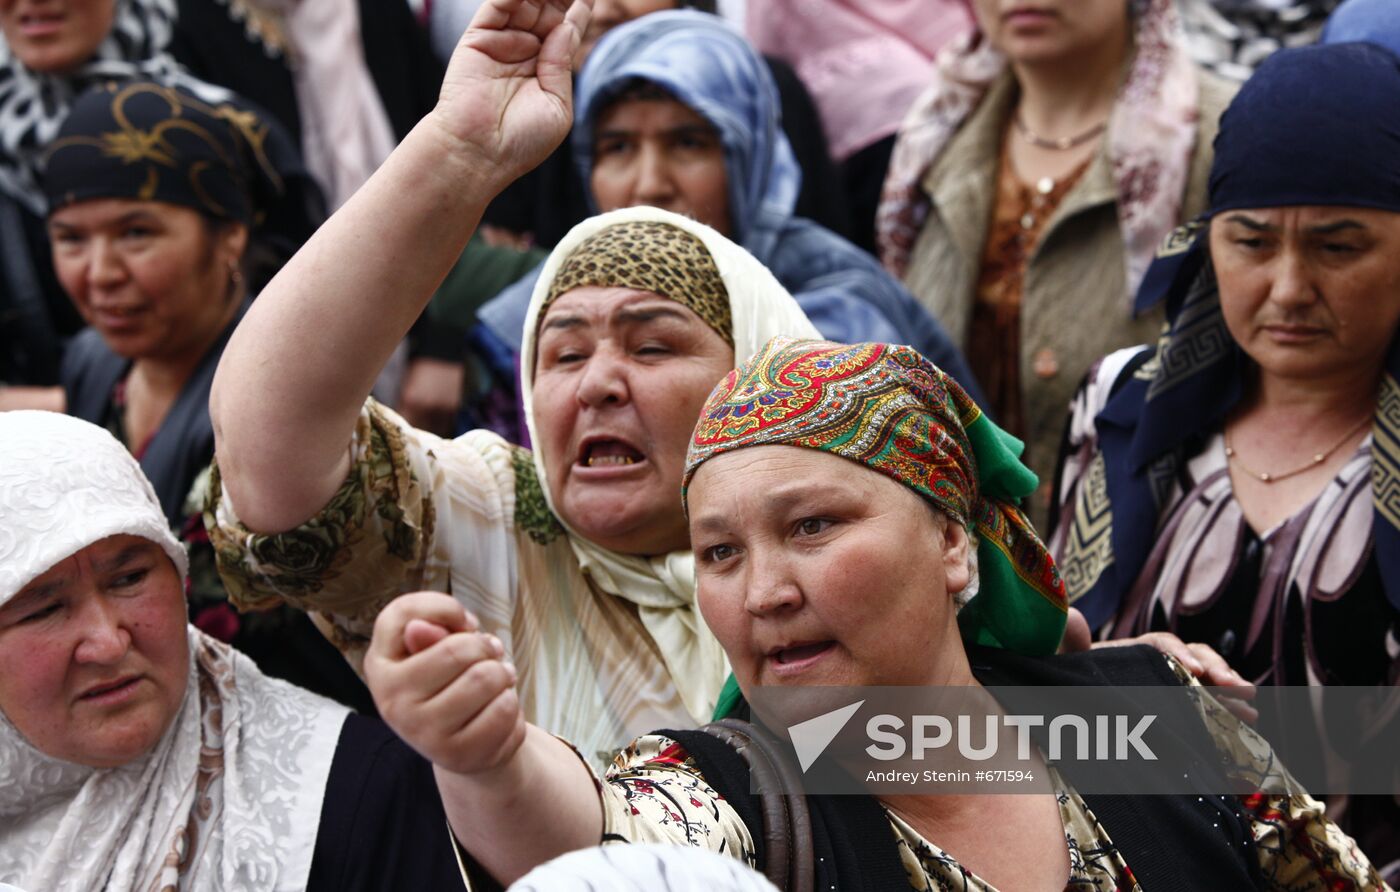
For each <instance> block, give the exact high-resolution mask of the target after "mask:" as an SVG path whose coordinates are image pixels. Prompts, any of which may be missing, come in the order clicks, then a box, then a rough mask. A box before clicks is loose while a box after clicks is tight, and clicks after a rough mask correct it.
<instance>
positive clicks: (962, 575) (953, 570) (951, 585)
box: [941, 518, 972, 596]
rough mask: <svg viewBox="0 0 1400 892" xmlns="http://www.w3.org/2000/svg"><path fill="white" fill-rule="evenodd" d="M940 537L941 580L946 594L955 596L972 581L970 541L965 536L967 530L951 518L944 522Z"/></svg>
mask: <svg viewBox="0 0 1400 892" xmlns="http://www.w3.org/2000/svg"><path fill="white" fill-rule="evenodd" d="M941 537H942V540H943V541H942V545H943V578H944V580H945V582H946V583H947V588H948V594H950V595H954V596H956V595H957V594H959V593H960V592H962V590H963V589H965V588H967V584H968V583H969V582H970V581H971V580H972V567H971V565H970V558H971V550H972V540H971V539H970V538H969V537H968V535H967V528H966V527H964V526H963V525H962V524H960V523H958V522H957V521H956V520H953V519H952V518H948V519H946V520H945V521H944V523H943V530H942V533H941Z"/></svg>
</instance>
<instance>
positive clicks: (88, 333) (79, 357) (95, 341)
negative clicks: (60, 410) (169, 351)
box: [60, 328, 129, 421]
mask: <svg viewBox="0 0 1400 892" xmlns="http://www.w3.org/2000/svg"><path fill="white" fill-rule="evenodd" d="M128 365H129V363H128V361H127V360H125V359H123V358H122V357H120V356H118V355H117V354H115V353H113V352H112V350H111V348H110V347H108V346H107V343H106V342H105V341H103V340H102V336H101V335H100V334H98V333H97V330H96V329H93V328H85V329H83V330H82V331H80V332H78V333H77V334H76V335H74V336H73V339H72V340H71V341H69V342H68V346H67V347H66V348H65V349H64V351H63V366H62V370H61V373H60V377H61V378H62V381H63V390H64V392H65V393H66V394H67V396H68V402H69V406H70V408H69V412H70V413H71V414H74V415H77V416H78V417H79V418H83V419H85V420H87V421H97V419H96V418H93V417H91V415H92V412H93V411H94V408H95V405H100V406H102V407H105V406H106V404H107V402H108V400H110V398H111V395H112V387H113V386H114V385H115V384H116V383H117V381H118V380H119V379H120V378H121V376H122V375H123V374H124V373H125V371H126V369H127V366H128Z"/></svg>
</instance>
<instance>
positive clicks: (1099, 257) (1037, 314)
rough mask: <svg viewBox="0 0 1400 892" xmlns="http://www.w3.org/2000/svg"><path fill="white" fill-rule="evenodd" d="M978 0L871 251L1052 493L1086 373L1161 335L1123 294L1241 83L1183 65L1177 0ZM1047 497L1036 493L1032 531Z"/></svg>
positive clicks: (1192, 196)
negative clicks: (952, 351) (958, 352)
mask: <svg viewBox="0 0 1400 892" xmlns="http://www.w3.org/2000/svg"><path fill="white" fill-rule="evenodd" d="M972 6H973V10H974V12H975V13H976V17H977V21H978V24H979V27H978V28H977V29H975V30H974V31H973V32H972V33H971V34H969V35H968V36H966V37H964V38H959V39H957V40H955V41H953V42H952V43H950V44H949V45H948V46H947V47H946V48H945V51H944V52H943V53H942V54H941V55H940V57H939V59H938V61H937V63H936V72H935V76H934V82H933V83H932V84H930V85H929V87H928V89H927V90H926V91H925V92H924V94H923V95H922V96H921V97H920V98H919V100H918V102H916V103H915V104H914V107H913V108H912V109H911V110H910V111H909V114H908V116H907V117H906V118H905V120H904V123H903V125H902V126H901V128H900V133H899V136H898V138H897V141H896V145H895V149H894V154H893V155H892V157H891V160H890V170H889V176H888V178H887V179H886V181H885V195H884V199H883V201H882V202H881V206H880V211H879V216H878V218H877V227H878V230H879V241H880V251H881V257H882V259H883V260H884V262H885V265H886V266H887V267H888V268H889V269H890V270H891V271H892V272H894V273H895V274H896V275H897V276H899V277H900V278H901V279H903V281H904V283H905V285H907V286H908V288H909V290H910V291H912V292H913V293H914V295H915V297H917V298H918V299H919V300H920V301H921V302H922V303H923V305H924V306H925V307H927V308H928V309H929V310H930V311H931V312H932V313H933V314H934V315H935V316H936V317H937V318H938V319H939V321H941V322H942V323H943V324H944V325H945V326H946V327H947V329H948V333H949V334H950V335H952V337H953V340H954V342H955V343H957V344H958V346H959V347H961V348H962V350H963V352H964V353H965V354H966V355H967V356H968V357H969V359H970V360H971V362H972V371H973V374H975V375H976V376H977V378H978V380H979V381H980V382H981V384H982V386H983V387H984V388H985V389H986V391H987V395H988V402H986V403H984V405H986V406H987V410H988V411H989V412H990V413H991V414H992V416H993V417H995V418H996V419H997V420H998V421H999V422H1000V423H1002V424H1004V425H1005V426H1006V429H1007V430H1009V431H1010V432H1011V433H1012V434H1015V435H1016V436H1018V437H1020V438H1021V439H1022V440H1024V441H1025V442H1026V456H1027V463H1028V464H1029V465H1030V466H1031V468H1032V469H1034V470H1035V472H1036V474H1037V475H1038V476H1039V477H1040V479H1041V482H1042V483H1047V482H1048V481H1049V479H1050V472H1051V471H1052V470H1053V468H1054V464H1055V454H1056V447H1057V446H1058V444H1059V438H1060V434H1061V433H1062V432H1063V423H1064V409H1065V406H1066V405H1068V403H1069V398H1070V397H1071V396H1072V395H1073V393H1074V387H1075V384H1076V382H1078V380H1079V378H1080V377H1081V376H1082V375H1083V374H1084V370H1085V369H1087V368H1088V366H1089V364H1090V363H1091V362H1093V361H1094V360H1095V359H1096V358H1098V357H1099V356H1102V355H1103V354H1104V353H1106V352H1108V351H1109V350H1112V349H1114V348H1117V347H1122V346H1127V345H1128V344H1133V343H1140V342H1141V341H1143V340H1146V339H1147V338H1150V337H1152V335H1153V334H1154V333H1155V332H1156V330H1157V328H1158V327H1159V325H1160V324H1161V320H1160V318H1159V317H1155V316H1153V317H1135V316H1134V314H1133V305H1132V295H1133V293H1134V292H1135V291H1136V289H1137V283H1138V282H1139V281H1140V279H1141V277H1142V273H1143V270H1144V269H1146V268H1147V264H1148V262H1149V261H1150V260H1151V257H1152V251H1153V250H1154V249H1155V248H1156V247H1157V244H1158V242H1160V241H1161V240H1162V237H1163V236H1164V235H1166V234H1167V232H1169V231H1170V230H1171V228H1172V227H1173V226H1175V225H1177V224H1178V223H1181V222H1183V221H1185V220H1189V219H1190V218H1191V217H1193V216H1194V215H1195V214H1197V213H1199V212H1200V210H1201V208H1202V207H1203V202H1204V198H1205V177H1206V172H1207V171H1208V170H1209V166H1210V143H1211V139H1212V137H1213V136H1214V134H1215V120H1216V118H1217V117H1218V116H1219V114H1220V111H1221V109H1223V108H1224V106H1225V103H1226V101H1227V100H1228V99H1229V97H1230V95H1231V93H1232V92H1233V90H1234V88H1233V86H1231V85H1229V84H1228V83H1227V82H1225V81H1223V80H1221V79H1220V78H1217V77H1214V76H1213V75H1210V74H1208V73H1206V72H1203V71H1200V70H1198V69H1197V67H1196V66H1195V65H1194V64H1193V63H1192V62H1191V59H1190V57H1189V56H1188V54H1187V51H1186V46H1185V41H1184V40H1183V38H1182V35H1181V28H1180V24H1179V22H1178V19H1177V13H1176V9H1175V0H1038V2H1036V3H1033V4H1026V3H1024V2H1022V0H973V2H972ZM1048 506H1049V492H1048V489H1045V490H1042V491H1040V492H1038V493H1037V494H1036V496H1035V499H1034V501H1033V502H1032V503H1031V505H1030V515H1031V518H1032V519H1033V520H1034V521H1035V522H1036V523H1037V524H1041V523H1042V522H1043V520H1044V517H1045V512H1046V509H1047V508H1048Z"/></svg>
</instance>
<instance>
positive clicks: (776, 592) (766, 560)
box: [744, 545, 803, 616]
mask: <svg viewBox="0 0 1400 892" xmlns="http://www.w3.org/2000/svg"><path fill="white" fill-rule="evenodd" d="M747 568H748V578H747V579H746V580H745V589H744V592H745V595H744V608H745V609H746V610H748V612H749V613H750V614H751V615H753V616H771V615H773V614H777V613H782V612H785V611H790V610H796V609H797V608H798V607H800V606H802V601H803V597H802V587H801V586H800V585H799V584H798V582H797V579H796V577H795V575H794V574H793V572H792V566H791V563H790V560H789V558H787V557H786V556H785V555H783V554H781V553H779V551H778V550H777V549H773V548H768V547H765V546H762V545H760V546H758V547H753V546H751V547H750V549H749V557H748V562H747Z"/></svg>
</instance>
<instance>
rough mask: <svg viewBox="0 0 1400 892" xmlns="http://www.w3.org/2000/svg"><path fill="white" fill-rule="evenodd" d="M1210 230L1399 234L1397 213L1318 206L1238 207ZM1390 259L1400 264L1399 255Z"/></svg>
mask: <svg viewBox="0 0 1400 892" xmlns="http://www.w3.org/2000/svg"><path fill="white" fill-rule="evenodd" d="M1211 226H1212V229H1215V230H1219V229H1222V228H1223V229H1234V228H1238V229H1246V230H1254V231H1259V232H1280V233H1282V232H1292V231H1297V232H1299V233H1300V234H1304V235H1308V234H1315V235H1336V234H1344V233H1361V234H1371V235H1376V236H1381V237H1390V236H1392V235H1400V212H1397V211H1393V210H1386V209H1381V208H1372V207H1355V206H1349V205H1320V204H1280V205H1263V206H1260V207H1240V208H1232V209H1230V210H1227V211H1222V212H1220V213H1218V214H1216V215H1215V216H1214V217H1212V218H1211ZM1389 259H1391V260H1394V261H1395V262H1396V263H1397V265H1400V254H1398V255H1392V256H1391V257H1390V258H1389Z"/></svg>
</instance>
